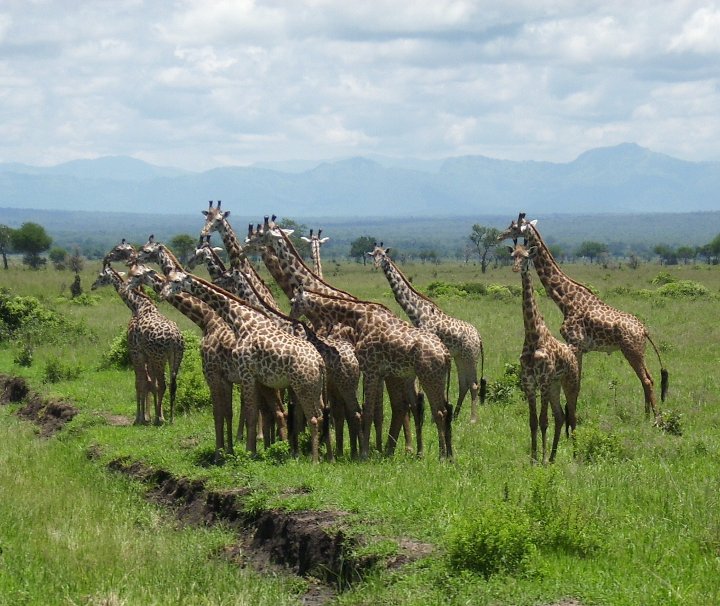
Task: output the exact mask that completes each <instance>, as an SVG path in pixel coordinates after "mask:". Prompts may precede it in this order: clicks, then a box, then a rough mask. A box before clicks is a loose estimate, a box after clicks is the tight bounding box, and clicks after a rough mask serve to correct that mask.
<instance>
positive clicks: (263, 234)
mask: <svg viewBox="0 0 720 606" xmlns="http://www.w3.org/2000/svg"><path fill="white" fill-rule="evenodd" d="M294 231H295V230H293V229H282V228H281V227H278V225H277V223H275V215H273V216H272V219H271V218H270V217H268V216H265V219H264V221H263V224H262V225H260V224H259V223H258V224H257V225H256V226H254V227H253V224H252V223H250V225H248V235H247V238H245V244H246V245H247V249H248V250H252V251H256V252H261V251H262V250H263V249H264V248H266V247H267V248H273V245H274V244H275V243H276V242H277V241H279V240H282V239H283V235H284V236H290V234H292V233H293V232H294Z"/></svg>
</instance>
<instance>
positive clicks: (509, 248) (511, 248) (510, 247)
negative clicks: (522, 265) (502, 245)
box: [507, 246, 515, 254]
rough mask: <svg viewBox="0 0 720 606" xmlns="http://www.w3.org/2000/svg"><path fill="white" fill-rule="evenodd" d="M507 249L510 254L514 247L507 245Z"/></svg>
mask: <svg viewBox="0 0 720 606" xmlns="http://www.w3.org/2000/svg"><path fill="white" fill-rule="evenodd" d="M507 249H508V252H509V253H510V254H513V253H514V252H515V249H514V248H513V247H512V246H508V247H507Z"/></svg>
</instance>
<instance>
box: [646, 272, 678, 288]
mask: <svg viewBox="0 0 720 606" xmlns="http://www.w3.org/2000/svg"><path fill="white" fill-rule="evenodd" d="M676 281H677V280H676V279H675V278H673V277H672V276H671V275H670V274H669V273H668V272H666V271H661V272H660V273H659V274H658V275H657V276H655V277H654V278H653V279H652V280H650V284H652V285H653V286H663V285H664V284H672V283H673V282H676Z"/></svg>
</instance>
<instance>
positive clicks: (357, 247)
mask: <svg viewBox="0 0 720 606" xmlns="http://www.w3.org/2000/svg"><path fill="white" fill-rule="evenodd" d="M375 242H377V239H376V238H373V237H372V236H360V237H359V238H355V239H354V240H353V241H352V242H350V258H351V259H355V261H357V262H358V263H360V261H362V263H363V265H365V264H366V263H367V253H369V252H372V249H373V248H375Z"/></svg>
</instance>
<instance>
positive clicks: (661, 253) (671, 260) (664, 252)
mask: <svg viewBox="0 0 720 606" xmlns="http://www.w3.org/2000/svg"><path fill="white" fill-rule="evenodd" d="M653 252H654V253H655V254H656V255H657V256H658V257H660V265H677V253H676V252H675V251H674V250H673V249H672V247H670V246H668V245H667V244H658V245H657V246H656V247H655V248H653Z"/></svg>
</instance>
